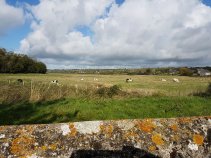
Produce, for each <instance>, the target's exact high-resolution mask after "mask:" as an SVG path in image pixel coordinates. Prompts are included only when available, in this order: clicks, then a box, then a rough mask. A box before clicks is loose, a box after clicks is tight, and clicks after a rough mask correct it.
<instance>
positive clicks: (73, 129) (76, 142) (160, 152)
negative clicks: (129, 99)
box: [0, 117, 211, 158]
mask: <svg viewBox="0 0 211 158" xmlns="http://www.w3.org/2000/svg"><path fill="white" fill-rule="evenodd" d="M210 145H211V117H193V118H176V119H143V120H121V121H90V122H74V123H61V124H46V125H45V124H41V125H20V126H0V158H4V157H11V158H12V157H22V158H23V157H28V158H38V157H68V158H70V157H73V158H76V157H164V158H165V157H166V158H167V157H172V158H182V157H184V158H188V157H191V158H192V157H196V158H197V157H199V158H200V157H207V158H208V157H210V156H211V149H210Z"/></svg>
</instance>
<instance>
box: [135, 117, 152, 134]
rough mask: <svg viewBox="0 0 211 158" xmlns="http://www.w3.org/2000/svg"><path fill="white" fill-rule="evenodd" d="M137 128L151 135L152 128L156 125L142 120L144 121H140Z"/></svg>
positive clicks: (150, 121)
mask: <svg viewBox="0 0 211 158" xmlns="http://www.w3.org/2000/svg"><path fill="white" fill-rule="evenodd" d="M137 125H138V128H139V129H140V130H142V131H144V132H146V133H151V132H152V131H153V130H154V128H155V127H156V125H155V124H154V123H153V122H152V120H149V119H147V120H144V121H140V122H138V124H137Z"/></svg>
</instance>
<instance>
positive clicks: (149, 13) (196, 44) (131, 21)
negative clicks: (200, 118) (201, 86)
mask: <svg viewBox="0 0 211 158" xmlns="http://www.w3.org/2000/svg"><path fill="white" fill-rule="evenodd" d="M5 1H6V3H7V5H9V6H13V8H16V9H19V10H24V11H26V10H25V7H26V5H24V4H29V5H30V6H36V5H39V6H40V5H43V6H44V5H47V3H44V1H43V2H40V1H39V0H5ZM58 1H60V0H58ZM93 1H94V0H93ZM102 1H103V0H102ZM178 1H180V0H175V1H172V4H170V3H169V2H168V1H166V2H165V1H163V3H168V6H169V7H172V8H173V9H174V5H177V3H178V5H181V4H183V3H179V2H178ZM192 1H194V0H192ZM201 1H202V3H203V4H205V5H206V6H208V7H204V10H198V11H195V12H194V10H192V8H188V7H186V10H181V13H180V12H178V13H177V16H178V17H175V13H173V10H172V13H171V9H170V10H168V9H167V10H166V13H165V5H163V6H160V8H162V7H163V10H164V12H163V10H161V11H160V12H159V7H157V5H158V4H157V3H156V0H152V1H150V0H134V1H127V0H114V1H113V3H116V4H117V5H115V6H116V7H114V6H113V3H111V2H112V0H104V2H103V3H104V4H103V5H104V6H103V7H104V8H103V9H102V8H101V9H99V8H98V6H99V5H101V4H100V3H99V1H98V0H96V2H95V3H99V4H98V6H97V7H96V8H94V9H93V10H96V9H99V12H100V13H95V12H92V11H91V10H90V13H88V15H90V17H89V18H88V19H92V20H91V21H89V22H87V19H86V18H83V17H84V16H86V15H87V13H86V14H84V15H83V16H80V17H79V19H80V18H81V19H82V21H77V20H75V21H72V22H73V23H74V24H70V23H68V20H69V19H68V18H67V21H64V25H67V26H66V27H64V28H70V30H66V31H64V30H62V31H61V32H60V30H59V28H58V27H60V26H61V24H57V23H49V25H48V26H52V28H55V31H54V30H53V31H52V30H51V28H45V26H44V25H40V24H38V26H39V27H40V30H39V29H38V30H36V29H35V30H34V29H31V23H32V22H33V19H27V18H25V20H24V23H22V24H18V25H16V26H15V27H8V28H9V29H5V28H4V29H3V31H2V30H1V27H2V26H1V24H0V47H3V48H6V49H7V50H9V51H25V50H26V51H28V52H27V53H29V55H31V56H33V57H36V58H38V59H40V60H43V61H44V60H46V61H47V62H48V65H51V67H54V66H52V65H56V64H55V63H53V62H54V61H55V60H62V61H64V62H63V63H65V66H64V65H63V67H66V66H67V67H68V64H69V62H68V61H65V59H69V58H71V59H70V60H72V59H74V61H71V62H72V63H73V64H75V63H76V64H77V63H78V62H81V63H83V64H84V63H85V65H86V64H87V65H89V64H90V65H101V64H104V65H106V64H108V65H112V64H113V65H114V64H117V65H118V64H119V65H121V64H122V63H124V62H125V61H127V62H125V63H126V64H127V65H132V66H133V65H137V64H139V63H141V62H143V65H144V64H145V65H146V66H148V65H149V64H151V63H152V62H154V61H156V62H155V63H156V64H155V65H157V66H160V65H162V64H164V63H165V62H166V63H167V62H168V65H170V66H171V65H174V64H176V65H177V64H186V65H194V64H195V65H196V64H201V63H204V64H206V65H207V63H209V62H207V61H206V62H205V61H204V60H208V58H209V57H210V55H209V54H208V58H207V59H206V57H205V56H206V55H204V54H206V53H205V51H206V52H207V50H209V49H211V48H210V46H209V44H207V41H210V37H209V36H207V35H208V34H211V32H209V31H210V26H209V24H210V23H211V22H209V21H210V19H209V18H210V16H209V15H210V13H209V9H207V8H209V7H211V0H201ZM45 2H46V1H45ZM69 2H70V1H63V2H62V1H61V2H59V3H57V5H58V8H59V9H58V10H57V8H54V9H55V10H57V12H58V13H59V12H61V11H63V8H60V7H61V6H64V5H61V6H59V4H60V3H68V5H69V6H68V7H70V8H71V5H70V3H69ZM107 2H109V3H107ZM142 2H143V3H142ZM190 2H191V1H187V2H185V3H186V4H185V5H186V6H189V7H193V8H194V7H195V8H197V7H196V6H194V4H195V3H190ZM49 3H55V1H54V2H52V1H50V0H49ZM86 3H87V1H86ZM147 3H149V4H151V5H152V6H151V7H149V6H150V5H146V4H147ZM0 4H1V3H0ZM140 4H141V5H140ZM123 5H124V7H122V6H123ZM144 5H146V6H144ZM153 5H154V6H153ZM171 5H172V6H171ZM93 6H94V5H93ZM142 6H143V8H142V11H143V12H144V13H143V12H140V11H141V7H142ZM45 7H46V6H45ZM94 7H95V6H94ZM147 7H149V8H147ZM180 7H183V6H180ZM184 8H185V7H184ZM80 9H81V8H80ZM80 9H79V10H80ZM111 9H112V11H113V12H112V15H111V14H108V13H110V10H111ZM157 9H158V10H157ZM199 9H200V7H199ZM114 10H115V12H116V14H115V12H114ZM154 10H157V14H163V13H164V14H163V15H158V16H157V17H156V16H154V13H153V12H154ZM205 10H206V11H205ZM48 11H49V12H50V10H48ZM39 12H43V14H45V10H39ZM64 12H65V11H64ZM168 12H170V13H168ZM183 12H184V16H187V17H191V18H190V19H189V20H188V21H186V22H184V24H182V25H185V26H187V27H191V28H192V29H190V30H188V29H185V30H184V28H177V29H176V28H175V30H180V31H181V32H180V33H179V34H181V35H180V36H179V34H178V37H177V35H171V33H172V32H173V30H174V28H168V27H171V26H175V24H178V27H179V26H182V25H181V24H180V22H181V21H180V19H181V18H182V17H183V16H182V14H183ZM191 12H193V15H191V14H190V13H191ZM142 13H143V14H142ZM50 14H51V13H50ZM50 14H49V15H50ZM67 14H69V11H68V12H66V13H64V14H63V15H62V14H61V17H58V18H60V19H63V18H64V19H66V17H65V16H66V15H67ZM71 14H73V15H74V16H75V17H76V16H78V15H79V14H81V12H76V13H74V12H71ZM92 14H93V15H92ZM94 14H96V15H94ZM168 14H171V15H172V18H170V19H171V20H172V21H170V22H169V23H171V22H172V23H171V25H169V23H167V24H165V25H164V23H160V25H158V26H159V27H160V26H162V25H163V27H164V28H153V29H154V31H155V32H154V34H150V32H152V31H151V30H147V29H148V26H149V29H152V28H151V27H152V26H154V23H155V22H156V23H157V22H158V23H159V20H157V21H153V20H154V19H151V18H152V17H153V16H154V17H153V18H155V20H156V18H159V17H166V18H167V21H168V20H169V19H168V18H169V17H168ZM187 14H190V15H187ZM53 16H55V17H57V15H53ZM92 16H95V17H92ZM109 16H110V17H109ZM14 17H15V16H13V20H15V18H14ZM24 17H25V13H24ZM134 17H136V18H134ZM1 18H2V16H1V15H0V19H1ZM3 18H4V17H3ZM6 18H8V17H5V20H4V19H2V21H6ZM39 18H40V17H39ZM41 18H42V17H41ZM47 18H48V19H47V21H45V20H46V19H42V20H43V21H45V22H50V21H54V19H51V18H52V17H47ZM174 18H175V19H174ZM206 18H207V19H206ZM108 19H109V20H108ZM143 19H144V20H143ZM13 20H12V18H11V21H13ZM70 20H71V19H70ZM161 20H163V19H161ZM198 20H201V21H198ZM11 21H10V22H11ZM55 21H56V19H55ZM34 22H36V21H34ZM5 24H6V22H5ZM72 25H74V26H72ZM145 25H146V26H145ZM165 26H168V27H167V28H165ZM175 27H177V26H175ZM196 27H198V28H197V29H195V28H196ZM159 29H161V30H162V31H163V35H160V34H159ZM168 29H169V30H168ZM49 30H50V31H49ZM36 31H37V32H39V33H40V37H37V33H36ZM42 31H45V32H44V33H43V32H42ZM156 31H158V32H157V33H156ZM2 32H3V33H2ZM46 32H47V34H46ZM64 32H68V34H64V35H62V36H61V35H60V33H64ZM77 32H80V33H81V34H82V37H81V36H79V35H78V34H77ZM134 32H135V33H134ZM203 32H204V33H203ZM42 33H43V34H42ZM200 33H201V35H200V37H199V34H200ZM157 35H158V36H157ZM173 36H176V37H173ZM185 36H187V37H185ZM190 36H193V38H189V37H190ZM41 37H42V38H43V40H45V41H50V43H49V46H47V44H46V48H45V46H44V47H42V44H44V43H45V41H41V39H40V41H41V43H36V42H35V41H39V40H37V39H39V38H41ZM50 37H51V38H50ZM57 37H59V38H60V37H64V38H61V39H56V40H55V39H54V38H57ZM164 37H165V38H164ZM171 37H172V39H168V38H171ZM183 37H184V40H188V41H187V43H186V44H187V47H186V46H184V45H185V44H184V42H179V41H182V39H180V40H178V41H177V38H183ZM196 37H197V38H196ZM191 39H192V41H191ZM23 40H24V41H25V43H24V44H23V45H22V44H21V41H23ZM59 40H61V41H63V43H60V45H61V48H60V46H57V47H56V46H55V47H54V45H58V44H59V43H58V42H55V41H59ZM68 40H69V41H68ZM72 40H76V41H72ZM148 40H149V41H148ZM173 40H175V41H173ZM193 40H195V41H193ZM202 40H203V41H202ZM51 42H52V43H51ZM54 42H55V43H54ZM86 42H87V43H86ZM121 42H122V43H121ZM145 42H146V43H145ZM150 42H151V44H149V43H150ZM152 42H153V43H152ZM169 42H172V43H169ZM175 42H178V43H176V44H175ZM200 43H201V44H200ZM202 43H203V44H202ZM80 44H82V45H80ZM28 45H30V47H32V48H34V49H29V48H27V46H28ZM142 45H146V47H145V46H143V50H141V49H142V47H141V46H142ZM174 45H175V48H172V47H174ZM39 46H40V47H39ZM127 46H128V47H127ZM168 46H172V47H168ZM82 47H84V48H82ZM151 47H153V48H151ZM80 48H81V49H80ZM177 48H179V49H177ZM52 49H54V50H59V51H61V52H59V53H60V54H55V52H53V51H52ZM172 49H175V50H172ZM70 50H71V51H73V50H74V51H73V52H71V51H70ZM84 50H85V51H87V52H84ZM137 50H140V51H139V52H137ZM157 50H159V52H156V51H157ZM106 51H107V52H106ZM180 51H182V52H180ZM41 52H42V53H41ZM93 52H94V53H93ZM128 52H129V55H128ZM167 52H172V53H169V54H168V53H167ZM183 52H184V53H183ZM187 52H190V54H191V56H189V55H188V53H187ZM192 52H195V53H196V54H192ZM24 53H25V52H24ZM89 53H90V54H92V55H93V54H94V55H93V56H90V54H89ZM174 53H175V54H174ZM185 53H186V54H185ZM197 53H198V54H197ZM78 54H81V55H82V56H81V57H79V56H78ZM132 54H135V55H134V56H132ZM199 54H202V55H199ZM100 55H101V56H100ZM113 55H114V56H113ZM96 56H97V57H96ZM164 56H165V57H164ZM60 58H61V59H60ZM95 58H96V59H95ZM94 60H96V61H94ZM107 61H109V62H107ZM140 61H141V62H140ZM196 61H198V62H197V63H196ZM179 62H180V63H179ZM183 62H184V63H183ZM164 65H165V64H164Z"/></svg>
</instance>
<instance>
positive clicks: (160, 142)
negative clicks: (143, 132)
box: [151, 134, 164, 145]
mask: <svg viewBox="0 0 211 158" xmlns="http://www.w3.org/2000/svg"><path fill="white" fill-rule="evenodd" d="M151 138H152V142H153V143H155V144H156V145H163V144H164V141H163V139H162V137H161V134H155V135H152V137H151Z"/></svg>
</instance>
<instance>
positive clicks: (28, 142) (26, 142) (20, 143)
mask: <svg viewBox="0 0 211 158" xmlns="http://www.w3.org/2000/svg"><path fill="white" fill-rule="evenodd" d="M34 142H35V140H34V138H30V137H26V136H22V137H18V138H15V139H14V140H13V141H12V144H11V149H10V150H11V153H12V154H14V155H17V156H26V155H30V154H32V153H33V144H34Z"/></svg>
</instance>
